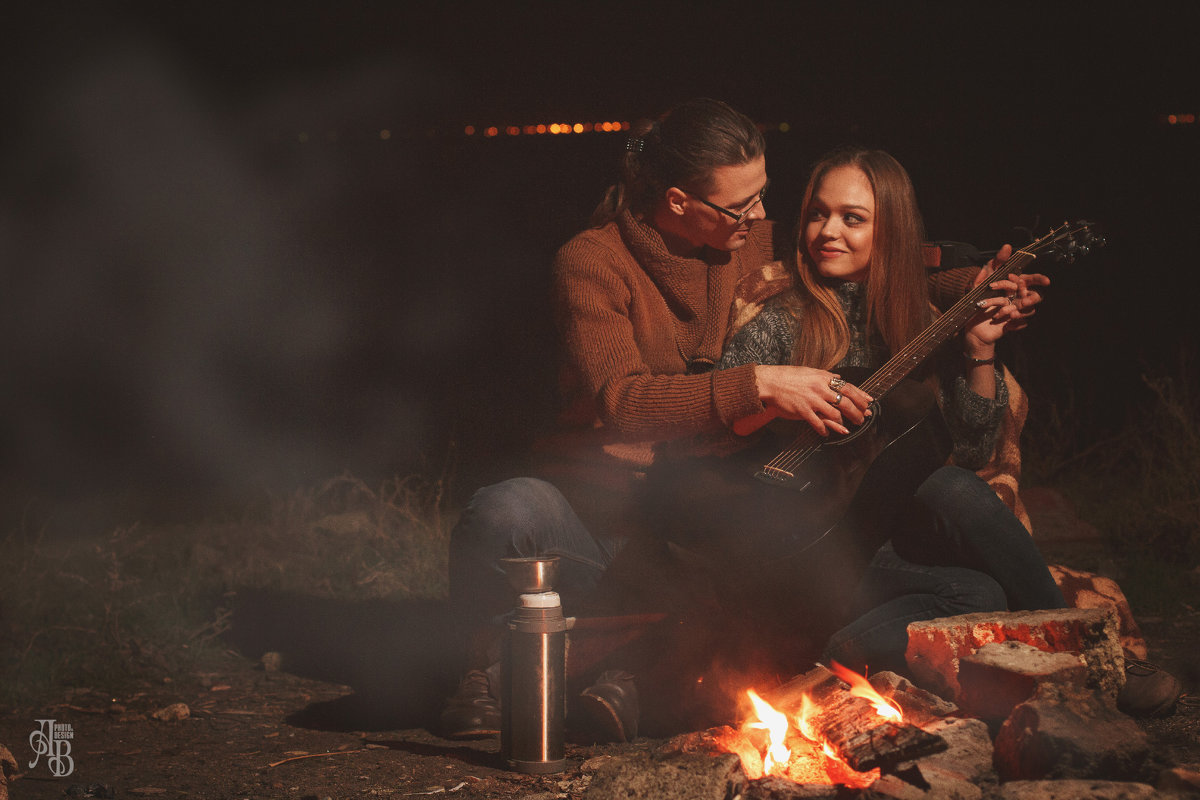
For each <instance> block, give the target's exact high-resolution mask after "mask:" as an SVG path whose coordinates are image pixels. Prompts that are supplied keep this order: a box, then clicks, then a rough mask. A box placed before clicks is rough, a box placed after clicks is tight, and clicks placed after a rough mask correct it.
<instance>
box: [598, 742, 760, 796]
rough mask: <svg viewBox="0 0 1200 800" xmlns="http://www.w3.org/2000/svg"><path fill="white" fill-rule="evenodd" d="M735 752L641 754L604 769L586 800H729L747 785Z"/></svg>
mask: <svg viewBox="0 0 1200 800" xmlns="http://www.w3.org/2000/svg"><path fill="white" fill-rule="evenodd" d="M745 780H746V777H745V774H744V773H743V772H742V764H741V761H740V760H739V759H738V757H737V756H736V755H734V754H733V753H724V754H721V755H709V754H707V753H681V754H676V755H671V756H668V757H666V758H659V757H656V756H653V755H651V754H649V753H644V752H639V753H632V754H630V755H627V756H618V757H616V758H613V759H612V760H611V761H609V762H607V763H605V764H604V765H603V766H601V767H600V768H599V769H598V770H597V771H596V774H595V775H594V776H592V781H591V783H590V784H589V785H588V788H587V791H586V792H585V793H584V795H583V796H584V797H585V798H586V800H675V799H676V798H678V800H704V799H705V798H711V800H726V799H727V798H729V797H733V796H735V795H736V794H738V793H739V792H740V791H741V790H742V787H743V786H744V785H745Z"/></svg>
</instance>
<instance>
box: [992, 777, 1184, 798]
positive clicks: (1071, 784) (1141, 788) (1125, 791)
mask: <svg viewBox="0 0 1200 800" xmlns="http://www.w3.org/2000/svg"><path fill="white" fill-rule="evenodd" d="M1161 796H1162V795H1160V794H1159V793H1158V792H1156V791H1155V790H1154V787H1153V786H1150V785H1149V784H1145V783H1122V782H1120V781H1080V780H1072V781H1013V782H1012V783H1006V784H1004V785H1003V786H1001V787H1000V794H999V797H1000V800H1150V799H1151V798H1158V797H1161Z"/></svg>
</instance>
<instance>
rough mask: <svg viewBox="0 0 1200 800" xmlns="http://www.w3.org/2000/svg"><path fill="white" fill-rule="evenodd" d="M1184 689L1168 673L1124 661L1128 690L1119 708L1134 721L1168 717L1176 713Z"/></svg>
mask: <svg viewBox="0 0 1200 800" xmlns="http://www.w3.org/2000/svg"><path fill="white" fill-rule="evenodd" d="M1182 693H1183V687H1182V686H1181V685H1180V683H1179V681H1178V680H1177V679H1176V678H1175V676H1174V675H1172V674H1171V673H1169V672H1166V671H1164V670H1162V669H1160V668H1159V667H1157V666H1155V665H1154V664H1151V663H1150V662H1149V661H1142V660H1140V659H1137V658H1129V657H1128V656H1126V657H1125V687H1124V688H1123V689H1121V691H1120V692H1119V693H1118V694H1117V708H1119V709H1120V710H1121V711H1123V712H1125V713H1126V714H1128V715H1129V716H1131V717H1166V716H1169V715H1170V714H1171V713H1172V712H1174V711H1175V703H1176V702H1177V701H1178V700H1179V695H1180V694H1182Z"/></svg>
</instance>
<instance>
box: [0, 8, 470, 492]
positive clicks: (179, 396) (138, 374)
mask: <svg viewBox="0 0 1200 800" xmlns="http://www.w3.org/2000/svg"><path fill="white" fill-rule="evenodd" d="M56 57H57V58H58V59H59V62H58V67H57V69H56V70H55V71H54V72H53V73H48V74H49V75H50V77H48V78H47V79H46V80H45V82H44V83H43V84H40V85H38V86H35V87H34V89H33V90H32V91H30V92H28V93H27V96H26V101H25V103H24V104H23V106H22V107H20V109H19V110H20V115H19V123H18V126H17V128H16V130H17V132H18V133H17V135H16V136H15V137H13V139H12V140H11V141H10V143H9V145H8V147H7V148H6V149H5V151H4V153H3V156H2V159H3V161H2V168H3V174H4V176H5V181H4V183H5V186H4V190H3V192H2V194H0V203H2V205H0V259H2V263H3V269H4V271H5V273H6V276H5V277H6V280H5V284H6V289H5V292H4V295H3V323H2V324H3V325H4V327H5V329H6V330H5V333H6V336H5V341H6V343H7V346H6V347H5V350H4V353H5V354H4V356H3V373H4V376H5V380H6V383H7V384H8V386H7V390H6V391H5V392H4V393H3V399H2V400H0V414H2V422H0V426H2V427H0V437H2V438H0V441H2V442H3V452H4V456H3V468H4V473H5V475H6V476H9V478H10V480H9V485H10V488H11V489H12V491H14V493H20V492H23V491H33V492H47V493H49V494H50V495H51V496H52V497H55V498H59V499H64V500H65V499H69V498H79V497H84V496H88V495H95V494H104V493H113V492H118V493H120V492H125V493H129V492H134V493H138V492H146V491H148V492H151V493H160V494H162V493H170V492H171V491H173V490H175V489H177V488H181V487H183V488H184V491H187V490H188V489H189V488H191V489H194V488H197V487H204V488H205V489H215V490H226V489H228V490H232V491H240V490H242V489H248V488H258V487H261V486H263V485H270V484H278V483H289V482H290V483H294V482H296V481H305V480H309V481H313V480H321V479H324V478H326V477H329V475H330V474H335V473H337V472H339V471H341V470H344V469H347V468H352V467H354V466H356V465H358V466H364V465H365V466H366V467H367V468H378V469H386V468H391V467H395V468H403V467H404V466H406V465H409V464H412V463H414V462H415V461H416V460H417V459H419V457H420V456H421V455H422V454H424V453H426V452H427V451H429V450H430V449H431V448H436V447H437V446H438V436H437V434H436V432H435V431H433V430H431V428H432V423H431V420H430V417H429V410H428V397H427V389H428V386H427V385H421V384H422V380H421V375H420V370H421V369H422V368H425V365H427V364H428V363H429V362H432V361H434V360H436V358H437V357H438V356H439V355H441V354H442V352H441V350H440V349H439V348H441V349H445V348H454V347H456V346H458V345H459V342H460V341H461V340H462V339H464V338H466V337H469V336H470V335H471V334H470V331H469V330H466V329H464V326H463V324H462V322H461V321H460V320H461V318H459V317H456V315H454V314H449V313H447V314H441V315H438V314H433V313H431V311H432V310H431V308H430V305H429V304H428V303H426V304H424V306H423V307H422V306H417V307H415V308H414V307H412V306H411V305H410V303H411V301H412V300H413V294H414V292H413V291H412V290H413V289H414V287H415V289H416V294H417V295H418V296H420V293H421V292H422V289H421V283H420V282H419V281H417V282H416V283H411V282H409V281H407V280H406V272H407V271H409V270H410V269H411V268H412V266H411V265H410V264H409V263H407V261H406V260H405V257H404V256H403V255H401V254H398V253H396V254H391V253H387V252H386V248H387V247H388V246H389V245H390V244H393V243H394V242H403V241H405V240H406V239H407V238H409V237H410V236H411V233H410V231H409V230H408V229H407V228H404V224H406V223H404V210H405V209H403V208H401V207H398V204H400V203H401V202H402V201H400V200H398V197H400V196H403V195H405V194H409V195H415V194H417V193H416V192H415V191H413V187H414V186H416V185H418V184H419V182H420V169H421V166H420V163H419V159H418V157H417V154H416V152H415V151H414V149H413V148H411V147H409V148H405V147H394V148H392V150H391V151H390V152H391V154H390V155H389V156H388V157H387V158H385V159H381V158H371V159H363V158H358V159H357V160H356V159H355V158H354V157H353V156H349V155H347V154H348V153H361V152H362V150H363V148H367V147H371V146H378V145H380V143H381V139H380V135H379V131H380V130H382V129H383V128H385V127H386V126H387V125H389V124H390V125H397V124H410V123H411V119H410V118H411V117H413V116H417V115H418V113H419V112H418V111H417V107H418V104H419V103H421V102H423V100H422V98H424V97H427V96H428V94H429V93H431V92H435V91H437V90H438V89H439V88H440V89H444V88H445V87H444V86H439V82H441V83H444V81H443V80H442V79H440V78H438V77H437V76H436V75H433V74H432V73H431V71H430V69H429V68H427V67H425V66H422V65H418V64H413V63H408V62H406V61H405V60H404V59H403V58H400V57H396V58H394V59H390V60H385V61H377V62H374V63H364V64H358V65H352V66H350V67H346V68H344V69H342V70H341V71H338V72H333V73H329V74H328V75H326V76H325V77H323V78H322V79H321V80H316V81H314V80H301V79H299V78H291V79H288V78H279V79H277V80H276V81H275V82H273V83H266V84H264V85H262V86H259V87H248V88H247V90H246V91H244V92H243V93H242V94H241V96H240V97H239V98H237V99H236V100H234V99H233V98H230V97H228V96H221V95H220V94H219V93H216V92H214V91H213V89H212V86H211V85H206V84H205V83H203V81H201V80H200V79H199V78H198V77H197V76H196V75H195V74H194V73H193V72H191V71H189V66H188V65H187V64H186V63H184V62H183V61H182V60H181V59H180V58H179V57H178V56H176V55H174V54H173V53H172V52H170V51H169V50H168V49H167V48H165V47H164V46H162V45H161V44H159V43H157V42H156V41H154V40H153V39H152V38H150V37H148V36H145V35H142V36H138V35H135V34H132V33H130V32H128V31H127V32H124V33H122V34H121V35H119V36H114V37H112V38H111V39H108V40H102V41H99V42H93V43H91V45H90V46H89V47H86V48H81V49H79V50H78V51H75V50H73V49H72V48H71V47H70V46H68V45H67V44H65V43H64V45H63V46H62V47H61V48H60V49H59V50H58V51H57V53H56ZM50 60H51V59H49V58H48V59H47V61H48V62H49V61H50ZM354 136H357V137H358V138H359V139H361V140H362V141H360V142H352V143H346V142H344V141H343V142H342V143H341V146H337V145H338V138H339V137H354ZM305 140H307V141H305ZM356 148H357V149H356ZM381 167H382V168H381ZM381 230H386V231H389V232H390V233H389V234H388V236H392V237H395V239H394V240H390V241H389V240H386V239H385V240H383V241H381V240H380V231H381ZM392 255H395V256H396V261H395V263H388V259H389V256H392ZM425 255H427V254H426V253H425V252H423V251H414V250H411V249H410V250H409V251H408V253H407V256H408V257H409V258H413V259H415V260H420V261H424V263H423V264H422V267H423V268H428V266H429V263H428V260H427V259H425V258H423V257H424V256H425ZM424 292H425V294H426V295H437V294H438V292H436V291H434V290H433V289H432V288H430V287H428V286H426V287H425V289H424ZM405 309H411V313H413V314H416V315H419V316H418V317H415V318H414V319H413V321H412V322H407V321H406V319H405V317H404V314H405V313H408V312H406V311H405ZM383 317H386V322H385V321H384V319H383ZM430 317H436V318H438V319H439V320H441V321H442V328H441V329H440V330H437V331H435V332H433V333H430V325H429V323H428V319H429V318H430ZM385 326H386V328H387V329H390V330H387V329H385ZM414 329H415V330H420V331H423V332H425V336H424V338H422V337H411V336H408V337H407V338H408V341H402V339H404V338H405V337H406V336H407V334H406V333H405V331H406V330H407V331H410V332H411V331H412V330H414ZM430 340H432V342H434V343H430ZM425 345H428V346H425ZM6 499H7V498H6Z"/></svg>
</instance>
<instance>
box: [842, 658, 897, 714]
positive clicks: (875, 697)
mask: <svg viewBox="0 0 1200 800" xmlns="http://www.w3.org/2000/svg"><path fill="white" fill-rule="evenodd" d="M830 669H831V670H832V672H833V674H834V675H837V676H838V677H839V678H841V679H842V680H844V681H845V682H846V683H848V684H850V695H851V696H852V697H861V698H862V699H864V700H866V701H868V702H870V703H871V705H873V706H874V707H875V713H876V714H878V715H879V716H881V717H883V718H884V719H888V720H892V721H894V722H900V721H901V720H902V719H904V715H903V714H901V713H900V709H899V708H897V707H896V706H895V705H893V704H892V702H891V701H890V700H888V699H887V698H886V697H884V696H883V695H881V694H880V693H879V692H877V691H875V687H874V686H872V685H871V684H870V683H868V682H867V679H866V678H864V677H863V676H862V675H859V674H858V673H857V672H854V671H853V670H849V669H846V668H845V667H843V666H842V665H841V664H839V663H838V662H836V661H831V662H830Z"/></svg>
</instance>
